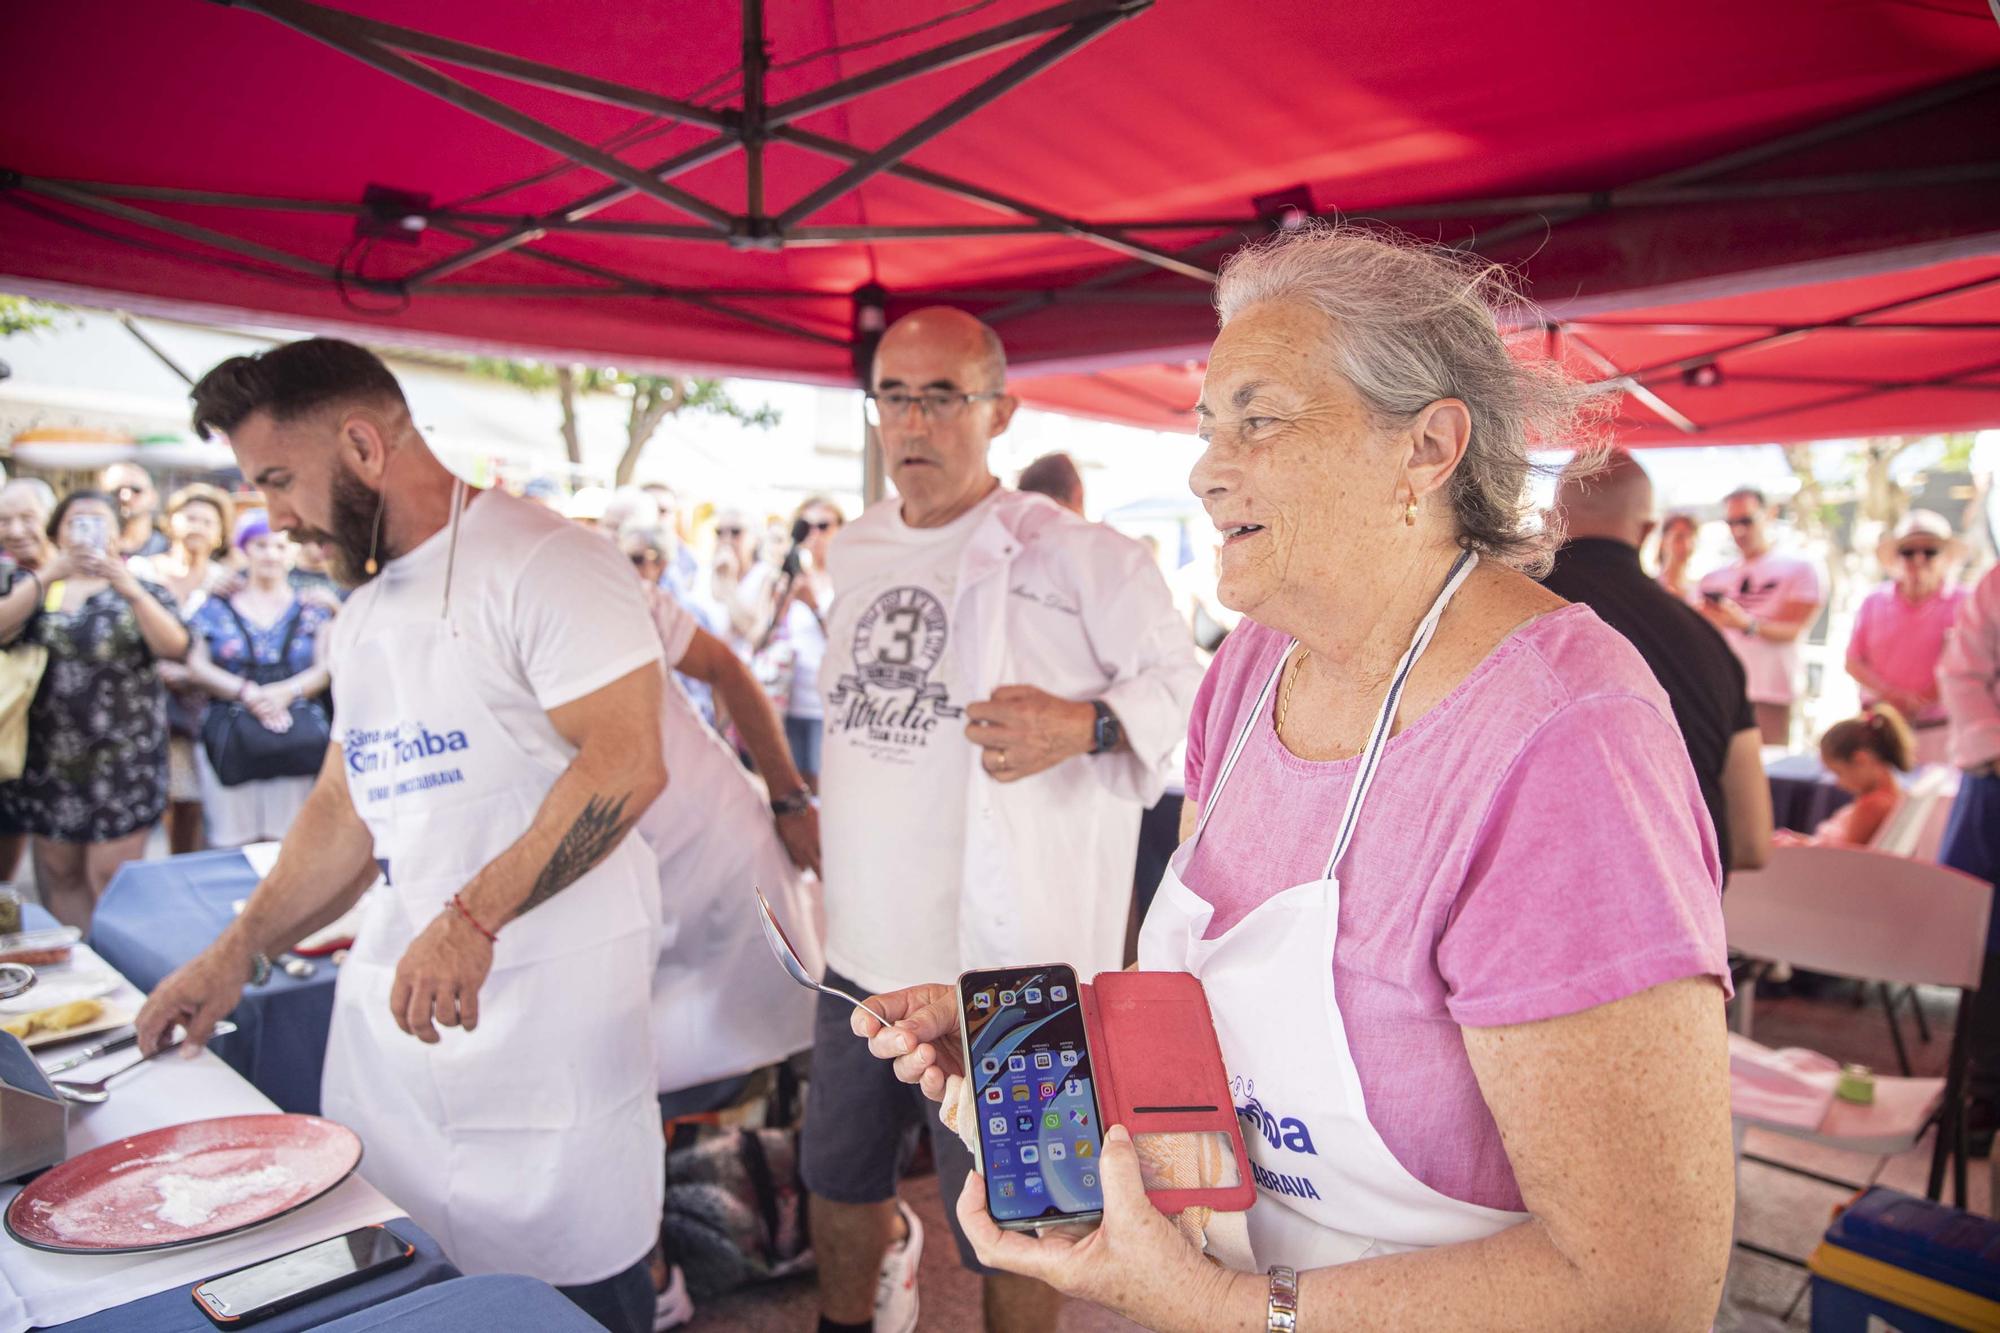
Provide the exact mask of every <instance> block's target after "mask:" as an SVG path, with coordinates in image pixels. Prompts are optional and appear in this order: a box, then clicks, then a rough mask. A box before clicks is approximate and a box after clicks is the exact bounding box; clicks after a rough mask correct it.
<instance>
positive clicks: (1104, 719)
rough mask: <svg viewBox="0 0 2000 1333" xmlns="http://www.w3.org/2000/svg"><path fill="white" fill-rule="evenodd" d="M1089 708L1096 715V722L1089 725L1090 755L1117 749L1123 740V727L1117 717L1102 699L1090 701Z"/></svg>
mask: <svg viewBox="0 0 2000 1333" xmlns="http://www.w3.org/2000/svg"><path fill="white" fill-rule="evenodd" d="M1090 707H1091V711H1092V712H1094V713H1096V714H1097V720H1096V721H1095V722H1093V723H1092V724H1091V732H1090V753H1092V754H1103V753H1104V752H1105V751H1106V750H1115V749H1117V748H1118V743H1119V742H1120V741H1122V740H1124V739H1125V727H1124V725H1123V724H1122V723H1120V722H1119V721H1118V715H1117V714H1116V713H1113V712H1112V711H1111V707H1110V705H1108V704H1106V703H1105V702H1104V700H1102V699H1092V700H1091V701H1090Z"/></svg>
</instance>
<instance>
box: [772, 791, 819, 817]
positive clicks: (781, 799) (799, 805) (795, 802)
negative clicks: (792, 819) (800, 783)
mask: <svg viewBox="0 0 2000 1333" xmlns="http://www.w3.org/2000/svg"><path fill="white" fill-rule="evenodd" d="M811 805H812V789H811V788H809V787H800V788H799V789H797V790H796V791H792V792H788V793H786V794H785V795H783V796H774V797H772V798H771V813H772V814H774V815H796V814H798V813H800V812H801V811H803V810H806V809H808V808H810V807H811Z"/></svg>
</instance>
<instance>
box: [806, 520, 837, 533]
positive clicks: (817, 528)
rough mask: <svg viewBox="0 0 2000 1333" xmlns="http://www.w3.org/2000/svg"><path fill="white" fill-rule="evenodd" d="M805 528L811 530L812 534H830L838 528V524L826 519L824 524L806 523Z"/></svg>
mask: <svg viewBox="0 0 2000 1333" xmlns="http://www.w3.org/2000/svg"><path fill="white" fill-rule="evenodd" d="M806 526H807V527H809V528H811V529H812V530H813V531H814V532H832V531H833V530H834V529H835V528H837V527H839V526H840V524H838V523H836V522H834V521H833V520H832V519H828V520H827V521H826V522H824V523H808V524H806Z"/></svg>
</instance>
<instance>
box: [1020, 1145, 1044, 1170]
mask: <svg viewBox="0 0 2000 1333" xmlns="http://www.w3.org/2000/svg"><path fill="white" fill-rule="evenodd" d="M1041 1160H1042V1150H1041V1149H1040V1148H1037V1147H1036V1146H1035V1145H1034V1144H1032V1143H1024V1144H1022V1145H1021V1161H1022V1163H1023V1164H1024V1165H1030V1164H1033V1163H1035V1162H1039V1161H1041Z"/></svg>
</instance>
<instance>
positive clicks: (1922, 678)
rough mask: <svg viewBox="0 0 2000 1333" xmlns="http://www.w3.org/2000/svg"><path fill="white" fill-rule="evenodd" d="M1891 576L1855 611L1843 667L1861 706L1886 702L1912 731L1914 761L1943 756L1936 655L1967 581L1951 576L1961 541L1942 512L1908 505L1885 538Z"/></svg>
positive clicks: (1886, 562) (1885, 558) (1885, 557)
mask: <svg viewBox="0 0 2000 1333" xmlns="http://www.w3.org/2000/svg"><path fill="white" fill-rule="evenodd" d="M1883 546H1884V551H1883V556H1882V563H1883V564H1884V565H1885V566H1887V567H1888V570H1889V581H1888V582H1887V583H1884V584H1883V585H1882V586H1881V587H1879V588H1877V589H1875V591H1873V592H1871V593H1869V594H1868V596H1867V597H1866V598H1865V599H1863V601H1862V603H1861V609H1860V610H1859V611H1858V612H1856V613H1855V616H1854V637H1853V638H1852V639H1850V640H1849V641H1848V644H1847V674H1848V675H1850V676H1852V677H1854V679H1855V681H1856V683H1858V684H1859V685H1860V686H1861V703H1862V706H1863V707H1864V708H1867V707H1872V706H1873V705H1875V704H1878V703H1886V704H1890V705H1892V706H1893V707H1894V708H1895V709H1896V711H1897V712H1899V713H1901V714H1902V715H1903V716H1904V717H1906V718H1908V719H1909V722H1910V726H1911V728H1912V729H1914V730H1915V731H1916V733H1917V762H1918V763H1921V764H1931V763H1940V762H1942V761H1943V760H1944V757H1945V749H1946V746H1945V711H1944V700H1943V697H1942V695H1941V694H1940V692H1939V690H1938V658H1939V657H1940V656H1941V655H1942V654H1943V653H1944V641H1945V635H1946V634H1947V633H1948V632H1949V631H1950V629H1951V622H1952V617H1953V616H1955V615H1957V614H1958V607H1959V603H1961V602H1963V601H1964V600H1965V597H1966V593H1967V591H1968V590H1967V589H1965V588H1963V587H1960V586H1958V585H1957V584H1956V583H1955V582H1953V578H1952V575H1953V572H1954V571H1953V565H1955V564H1956V563H1957V561H1958V559H1959V558H1960V554H1961V550H1962V547H1961V544H1960V542H1959V540H1958V538H1957V536H1956V535H1955V534H1953V532H1952V530H1951V524H1950V523H1949V522H1948V521H1947V520H1946V519H1945V518H1944V516H1943V515H1942V514H1935V513H1932V512H1931V511H1930V510H1928V509H1912V510H1911V511H1910V512H1909V513H1907V514H1905V515H1903V518H1902V521H1901V522H1899V523H1898V524H1896V527H1895V531H1894V532H1893V533H1892V534H1891V536H1890V538H1889V540H1888V541H1887V542H1885V543H1883Z"/></svg>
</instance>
